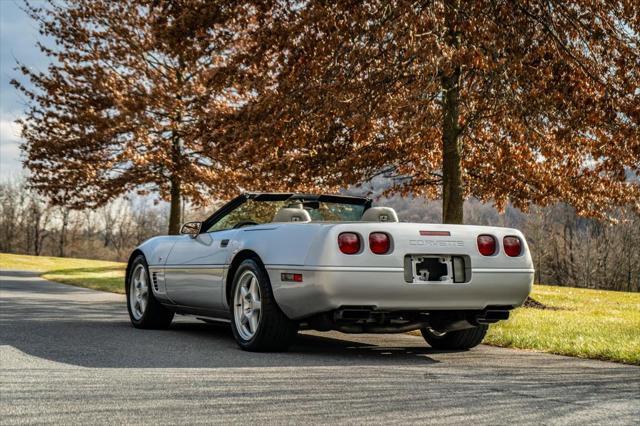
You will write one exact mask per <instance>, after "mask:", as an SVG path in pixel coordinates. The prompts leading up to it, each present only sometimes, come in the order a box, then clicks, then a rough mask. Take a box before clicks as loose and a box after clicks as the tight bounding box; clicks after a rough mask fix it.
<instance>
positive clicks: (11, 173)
mask: <svg viewBox="0 0 640 426" xmlns="http://www.w3.org/2000/svg"><path fill="white" fill-rule="evenodd" d="M37 1H38V0H35V1H34V3H36V2H37ZM21 5H22V1H21V0H0V180H6V179H12V178H15V177H18V176H20V175H21V174H22V173H23V169H22V163H21V162H20V148H19V145H20V127H19V126H18V125H16V124H15V123H14V121H15V120H16V119H17V118H19V117H20V116H21V115H22V114H23V111H24V109H25V101H24V97H23V96H22V95H21V94H19V93H18V92H17V91H16V90H15V89H14V88H13V86H11V84H10V81H11V79H12V78H18V79H20V78H21V75H20V74H19V72H18V71H16V70H15V69H14V68H15V67H16V60H19V61H21V62H22V63H24V64H25V65H27V66H29V67H32V68H34V69H40V70H44V69H46V67H47V64H48V62H49V61H48V60H47V58H46V57H45V56H44V55H42V54H41V53H40V51H39V50H38V48H37V47H36V46H35V43H36V41H37V40H38V39H39V38H40V35H39V34H38V27H37V25H36V24H35V23H34V22H33V21H32V20H31V19H30V18H29V17H28V16H27V15H26V14H25V13H24V12H23V11H22V10H21V9H20V7H21Z"/></svg>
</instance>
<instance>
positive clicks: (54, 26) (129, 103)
mask: <svg viewBox="0 0 640 426" xmlns="http://www.w3.org/2000/svg"><path fill="white" fill-rule="evenodd" d="M227 3H233V2H217V3H210V2H208V1H204V0H180V1H154V0H148V1H147V0H126V1H117V2H115V1H110V0H69V1H63V2H58V1H50V2H48V3H46V4H45V5H43V4H41V3H37V4H35V3H34V4H30V3H26V6H25V10H26V11H27V12H28V13H29V14H30V16H31V17H32V18H33V19H34V20H35V21H36V22H38V23H39V25H40V32H41V33H42V34H43V35H45V36H47V37H49V38H50V39H52V40H53V42H54V43H53V46H51V47H47V46H44V45H40V48H41V50H42V52H44V53H45V54H46V55H47V56H48V57H50V58H51V60H52V63H51V65H50V66H49V67H48V69H47V70H46V71H42V72H40V71H36V70H32V69H30V68H29V67H27V66H26V65H22V66H21V68H20V69H21V71H22V73H23V74H24V75H25V76H26V77H27V78H28V79H29V80H30V83H31V84H26V83H25V82H20V81H14V82H13V83H14V85H15V86H16V87H18V88H19V89H20V90H21V91H22V92H23V93H24V94H25V95H26V97H27V100H28V109H27V112H26V118H24V120H23V121H22V123H21V124H22V125H23V132H22V136H23V138H24V141H25V142H24V144H23V147H22V148H23V150H24V152H25V154H26V155H25V157H26V159H25V165H26V167H28V169H29V170H30V172H31V173H30V176H29V180H30V183H31V185H32V186H33V187H34V188H35V189H37V190H38V191H40V192H41V193H44V194H46V195H48V196H49V197H51V198H52V199H53V201H55V202H57V203H59V204H65V205H67V206H72V207H78V208H86V207H91V206H97V205H102V204H104V203H106V202H107V201H109V200H111V199H113V198H115V197H117V196H119V195H121V194H127V193H128V192H130V191H136V192H138V193H143V194H144V193H149V192H157V193H159V194H160V196H161V198H163V199H167V200H169V202H170V205H171V209H170V220H169V233H171V234H175V233H177V232H178V231H179V225H180V221H181V202H182V200H183V199H184V198H188V199H189V200H191V201H194V202H195V203H199V202H204V201H206V200H207V199H208V198H210V197H213V196H217V197H220V196H226V195H229V194H232V193H234V192H236V191H238V186H237V185H238V177H239V176H240V174H239V171H238V170H237V169H235V168H233V167H231V166H230V165H229V163H228V161H227V159H228V158H230V155H229V153H228V152H227V151H226V147H225V146H222V145H220V144H218V143H217V141H216V140H215V139H212V138H210V137H208V136H207V135H206V134H204V133H203V132H202V128H203V126H202V123H203V121H204V120H205V119H206V120H208V121H210V120H212V119H213V118H216V117H223V116H225V115H226V114H229V112H230V111H232V110H233V109H234V108H236V107H237V105H238V104H240V103H241V100H242V97H243V96H244V95H245V93H246V92H247V91H248V90H250V88H247V87H245V86H243V84H242V80H243V76H244V75H245V74H246V73H247V72H248V71H247V70H243V69H240V68H238V67H234V65H232V64H230V60H231V59H232V58H233V56H234V55H235V54H236V53H237V52H240V51H241V50H242V49H243V45H244V44H245V42H246V41H245V40H244V39H243V31H245V29H246V28H250V26H251V22H250V16H248V15H246V14H245V15H240V16H238V15H236V14H235V12H234V9H233V8H231V7H229V5H228V4H227ZM242 16H245V17H247V19H249V20H247V21H245V20H243V19H242ZM204 22H206V25H202V23H204Z"/></svg>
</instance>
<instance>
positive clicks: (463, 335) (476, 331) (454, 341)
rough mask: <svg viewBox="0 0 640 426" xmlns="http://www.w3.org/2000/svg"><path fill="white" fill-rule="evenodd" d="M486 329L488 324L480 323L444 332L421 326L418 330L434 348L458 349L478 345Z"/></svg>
mask: <svg viewBox="0 0 640 426" xmlns="http://www.w3.org/2000/svg"><path fill="white" fill-rule="evenodd" d="M488 329H489V326H488V325H486V324H480V325H479V326H477V327H473V328H467V329H465V330H457V331H448V332H444V333H441V332H439V331H437V330H434V329H432V328H423V329H421V330H420V332H421V333H422V337H424V340H426V341H427V343H428V344H429V345H430V346H431V347H432V348H434V349H450V350H451V349H453V350H456V349H457V350H460V349H471V348H473V347H476V346H478V345H479V344H480V343H481V342H482V339H484V336H485V335H486V334H487V330H488Z"/></svg>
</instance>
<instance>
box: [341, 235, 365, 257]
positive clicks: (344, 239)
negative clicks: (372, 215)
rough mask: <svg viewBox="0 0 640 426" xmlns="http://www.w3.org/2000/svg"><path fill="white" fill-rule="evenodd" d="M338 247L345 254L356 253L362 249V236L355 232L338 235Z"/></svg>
mask: <svg viewBox="0 0 640 426" xmlns="http://www.w3.org/2000/svg"><path fill="white" fill-rule="evenodd" d="M338 247H340V251H341V252H343V253H344V254H356V253H358V252H359V251H360V237H359V236H358V234H356V233H354V232H343V233H342V234H340V235H338Z"/></svg>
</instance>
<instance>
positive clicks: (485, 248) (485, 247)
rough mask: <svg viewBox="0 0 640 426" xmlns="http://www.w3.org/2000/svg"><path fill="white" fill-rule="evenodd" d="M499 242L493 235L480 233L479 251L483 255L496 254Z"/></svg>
mask: <svg viewBox="0 0 640 426" xmlns="http://www.w3.org/2000/svg"><path fill="white" fill-rule="evenodd" d="M497 246H498V244H497V243H496V239H495V238H494V237H493V235H486V234H483V235H478V251H479V252H480V254H481V255H483V256H493V255H494V254H496V248H497Z"/></svg>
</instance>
